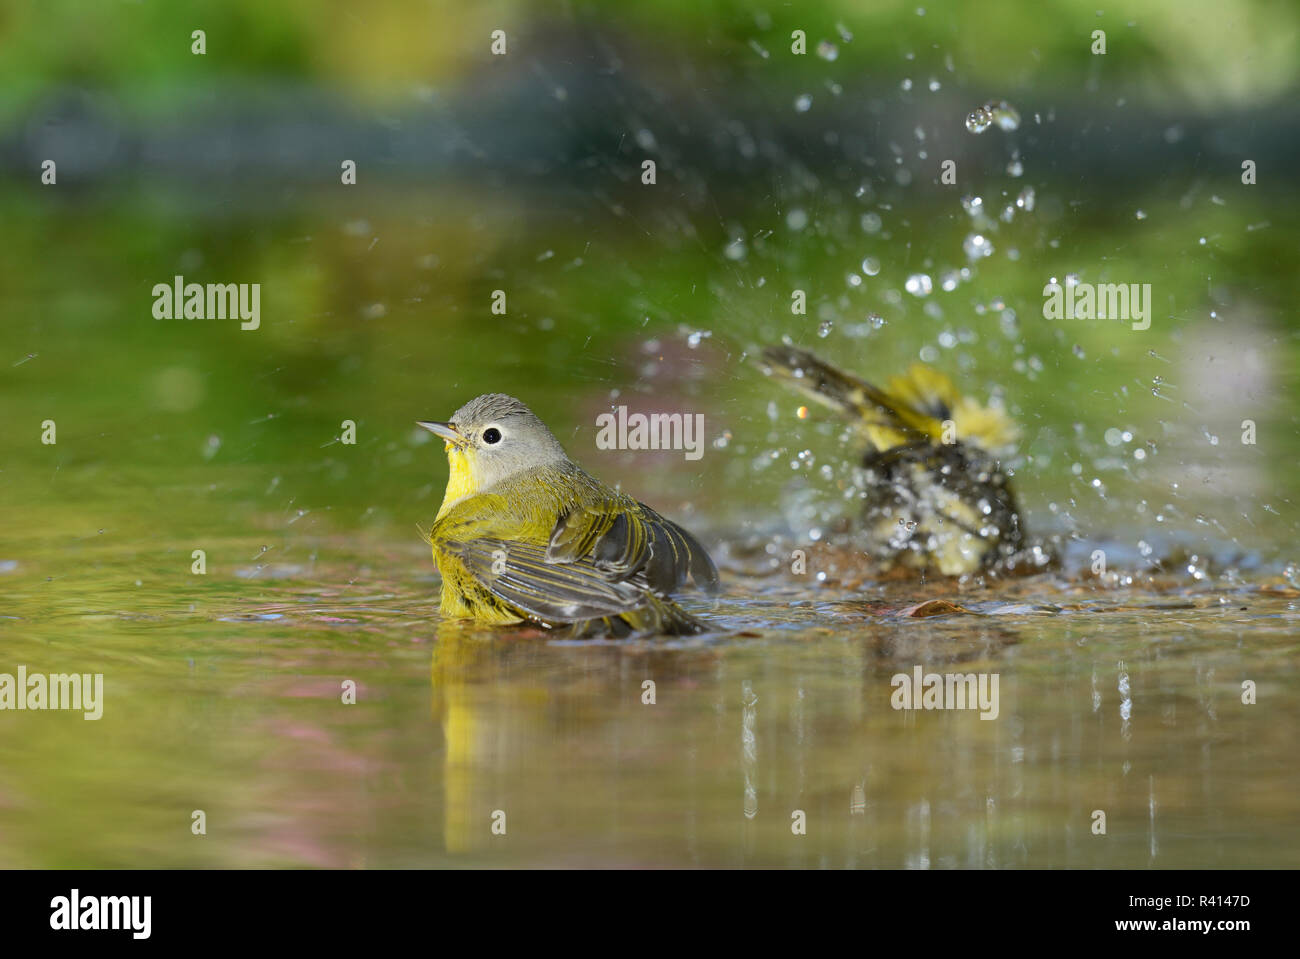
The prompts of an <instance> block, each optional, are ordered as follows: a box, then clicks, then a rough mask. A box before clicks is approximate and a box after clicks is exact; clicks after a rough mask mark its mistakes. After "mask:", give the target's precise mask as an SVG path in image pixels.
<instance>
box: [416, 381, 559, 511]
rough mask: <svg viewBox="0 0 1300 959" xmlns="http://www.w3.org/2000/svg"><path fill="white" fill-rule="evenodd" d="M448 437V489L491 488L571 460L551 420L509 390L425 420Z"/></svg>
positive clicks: (458, 494)
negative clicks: (439, 420)
mask: <svg viewBox="0 0 1300 959" xmlns="http://www.w3.org/2000/svg"><path fill="white" fill-rule="evenodd" d="M419 425H420V426H423V427H424V428H425V429H426V430H428V431H429V432H431V433H434V434H436V435H437V436H440V437H442V439H444V440H445V441H446V446H447V460H448V462H449V463H450V464H451V476H450V478H449V480H448V483H447V495H448V497H449V498H451V497H452V495H453V492H454V493H455V494H456V498H457V499H459V498H461V497H464V496H469V495H472V494H473V493H477V492H479V491H481V490H486V489H488V488H490V487H492V486H494V485H496V484H497V483H499V482H501V481H502V480H505V479H509V478H510V477H511V476H514V475H515V474H516V473H520V472H522V471H523V470H526V469H532V468H533V467H535V466H550V465H555V464H558V463H563V462H565V461H567V460H568V456H567V455H566V454H565V452H564V447H562V446H560V442H559V440H557V439H556V438H555V437H554V436H553V435H552V434H551V431H550V430H548V429H547V428H546V424H545V423H543V422H542V421H541V420H539V419H538V418H537V417H536V416H535V415H534V414H533V411H532V410H530V409H529V408H528V407H527V406H525V405H524V404H523V403H521V402H519V400H517V399H515V398H514V397H513V396H506V395H505V394H504V393H485V394H484V395H482V396H479V397H475V398H474V399H472V400H470V401H469V402H468V403H466V404H465V405H464V406H462V407H461V408H460V409H458V410H457V411H456V412H455V413H454V414H453V415H452V417H451V419H450V420H449V421H448V422H446V423H435V422H421V423H420V424H419Z"/></svg>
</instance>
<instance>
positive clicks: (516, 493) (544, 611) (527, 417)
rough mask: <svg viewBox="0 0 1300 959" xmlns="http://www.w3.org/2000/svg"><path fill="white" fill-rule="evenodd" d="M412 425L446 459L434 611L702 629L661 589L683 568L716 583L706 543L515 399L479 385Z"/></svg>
mask: <svg viewBox="0 0 1300 959" xmlns="http://www.w3.org/2000/svg"><path fill="white" fill-rule="evenodd" d="M419 425H420V426H422V427H424V428H425V429H426V430H429V431H430V432H432V433H434V434H435V435H437V436H439V437H441V438H442V439H443V440H444V441H445V446H446V450H447V461H448V463H449V464H450V466H451V474H450V476H449V477H448V480H447V492H446V494H445V495H444V497H443V501H442V506H441V508H440V509H439V510H438V518H437V520H436V521H435V522H434V524H433V527H432V529H430V531H429V534H428V537H427V538H428V541H429V543H430V545H431V546H432V547H433V559H434V562H435V563H436V564H437V566H438V569H439V571H440V572H441V573H442V604H441V611H442V614H443V615H444V616H447V617H451V618H456V619H471V620H475V621H476V622H480V623H490V624H500V625H506V624H511V623H523V622H528V623H533V624H535V625H538V626H543V627H547V628H551V627H559V626H568V627H570V628H571V630H572V632H574V633H575V634H580V635H591V634H599V633H604V634H609V635H615V636H623V635H628V634H630V633H634V632H635V633H669V634H678V633H695V632H701V631H703V629H704V626H703V624H702V623H700V621H699V620H697V619H695V617H693V616H691V615H690V614H689V613H687V612H686V611H685V610H683V609H682V608H681V607H680V606H678V605H677V604H676V603H675V602H673V601H672V600H671V599H670V598H669V593H670V592H672V591H673V590H675V589H677V588H678V587H680V586H682V585H683V584H684V583H685V582H686V580H687V578H688V577H689V578H690V579H693V580H694V582H695V584H696V585H697V586H699V587H701V588H702V589H704V590H706V591H708V592H716V591H717V589H718V571H717V568H716V567H715V566H714V565H713V561H712V560H711V559H710V558H709V555H708V553H706V552H705V551H704V548H703V547H702V546H700V544H699V543H698V542H697V541H696V540H695V538H694V537H693V536H691V534H690V533H688V532H686V531H685V530H684V529H682V528H681V527H680V526H678V525H677V524H675V523H672V522H670V521H669V520H666V519H664V518H663V517H662V516H660V515H659V514H658V513H656V512H655V511H654V510H652V509H651V508H650V507H648V506H646V505H645V504H644V503H639V502H637V501H636V500H635V499H633V498H632V497H630V496H627V495H625V494H624V493H620V492H619V491H617V490H615V489H613V488H611V487H609V486H606V485H605V484H604V483H602V482H601V481H600V480H598V479H596V478H594V477H593V476H590V475H589V474H588V473H586V472H585V471H584V470H583V469H582V468H581V467H580V466H578V465H577V464H576V463H574V462H573V461H572V460H570V459H569V457H568V455H567V454H566V453H565V452H564V448H563V447H561V446H560V443H559V441H558V440H556V438H555V437H554V436H553V435H551V431H550V430H548V429H547V428H546V424H544V423H543V422H542V421H541V420H540V419H538V418H537V417H536V416H535V415H533V413H532V411H531V410H529V409H528V407H527V406H525V405H524V404H523V403H521V402H519V400H517V399H515V398H514V397H511V396H506V395H504V394H502V393H488V394H486V395H484V396H480V397H478V398H477V399H473V400H470V402H468V403H466V404H465V405H464V406H462V407H461V408H460V409H459V410H457V411H456V413H455V415H453V416H452V418H451V420H450V421H449V422H446V423H438V422H421V423H419Z"/></svg>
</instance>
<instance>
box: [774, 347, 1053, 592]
mask: <svg viewBox="0 0 1300 959" xmlns="http://www.w3.org/2000/svg"><path fill="white" fill-rule="evenodd" d="M762 358H763V363H764V365H765V366H766V368H767V372H768V374H769V375H771V376H773V377H774V378H776V379H778V380H780V381H781V382H783V383H785V384H787V385H789V386H792V387H794V388H795V389H797V390H799V391H801V392H803V393H805V394H807V395H809V396H811V397H812V398H814V399H816V400H818V401H819V402H821V403H824V404H825V405H827V406H830V407H831V408H833V409H835V410H838V411H839V412H840V413H843V414H845V415H847V416H848V417H849V418H850V420H851V422H853V423H854V425H855V426H857V427H858V429H859V431H860V432H861V434H862V435H863V437H864V439H865V441H866V446H867V451H866V454H865V456H864V457H863V461H862V465H863V468H864V471H865V486H864V490H863V500H864V517H865V519H866V524H867V529H866V534H867V536H866V538H867V544H866V545H867V547H868V551H869V552H870V553H871V554H872V555H873V556H875V557H876V558H877V559H879V560H881V561H882V563H883V564H884V565H886V566H892V565H895V564H898V565H903V566H910V567H913V568H916V569H923V570H937V571H938V572H939V573H941V574H943V575H945V576H961V575H964V574H967V573H973V572H976V571H978V570H979V569H981V568H986V567H990V566H992V565H994V564H995V563H999V562H1006V563H1014V561H1015V557H1016V555H1017V553H1018V552H1019V551H1020V550H1021V548H1022V546H1023V544H1024V535H1023V531H1022V529H1021V522H1020V514H1019V511H1018V510H1017V509H1016V500H1015V495H1014V493H1013V492H1012V490H1011V484H1010V482H1009V481H1008V478H1007V475H1006V473H1005V472H1004V471H1003V468H1002V464H1001V460H1000V457H1001V456H1004V455H1006V454H1008V453H1010V452H1011V450H1012V449H1013V448H1014V446H1015V443H1016V440H1017V438H1018V435H1019V431H1018V430H1017V428H1016V425H1015V423H1014V422H1012V420H1011V419H1010V418H1009V417H1008V416H1007V415H1006V413H1005V412H1003V410H1002V409H1001V408H1000V407H996V406H983V405H981V404H980V403H978V402H977V401H975V400H973V399H971V398H970V397H966V396H961V395H959V394H958V393H957V390H956V389H955V388H954V387H953V385H952V381H951V380H950V379H948V377H947V376H945V375H944V374H942V373H940V372H938V371H937V370H934V369H931V368H930V367H928V366H924V365H922V364H920V363H916V364H913V365H912V367H911V368H910V369H909V370H908V371H907V373H906V374H904V375H900V376H893V377H890V379H889V381H888V382H887V384H886V387H885V388H884V389H881V388H879V387H876V386H873V385H872V384H870V383H868V382H866V381H865V380H862V379H859V378H858V377H856V376H854V375H853V374H851V373H846V372H844V371H843V370H839V369H836V368H835V367H834V366H832V365H831V364H829V363H827V362H825V361H824V360H821V359H818V358H817V357H816V356H814V355H813V354H812V353H809V352H807V351H805V350H801V349H798V348H796V347H793V346H771V347H767V348H766V349H764V350H763V354H762ZM1040 565H1041V564H1040Z"/></svg>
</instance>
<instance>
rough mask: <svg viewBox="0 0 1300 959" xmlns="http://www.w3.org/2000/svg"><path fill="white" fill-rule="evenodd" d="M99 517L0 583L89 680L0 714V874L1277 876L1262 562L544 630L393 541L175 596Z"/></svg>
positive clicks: (1281, 768) (764, 604) (1290, 747)
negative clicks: (1231, 568)
mask: <svg viewBox="0 0 1300 959" xmlns="http://www.w3.org/2000/svg"><path fill="white" fill-rule="evenodd" d="M103 535H104V536H108V535H110V534H109V533H108V532H107V531H106V532H105V534H103ZM101 539H102V537H97V538H92V539H90V540H89V541H87V542H86V543H85V544H84V545H82V546H81V547H80V548H79V549H77V550H76V553H77V556H78V559H77V560H76V561H75V562H68V561H66V560H65V559H62V558H56V557H51V559H50V562H49V563H48V564H47V565H44V566H42V568H41V569H39V570H30V569H28V568H26V565H25V564H24V565H23V566H20V567H19V568H18V569H14V570H10V571H9V572H8V573H6V574H5V578H4V585H5V595H6V603H5V619H4V620H3V632H2V633H0V635H3V642H4V651H5V657H6V660H7V661H9V662H23V663H26V664H27V665H28V669H29V670H30V671H38V670H48V671H55V670H64V669H69V668H75V669H77V670H80V671H90V672H102V673H103V674H104V676H105V685H106V693H105V707H104V715H103V718H102V719H101V720H99V721H97V722H88V721H85V720H83V719H82V718H81V717H80V715H79V714H76V713H52V712H46V713H37V712H23V713H9V714H7V715H5V716H4V723H3V725H0V759H2V761H0V864H2V865H4V866H39V865H69V866H71V865H89V866H117V867H130V866H261V865H270V866H331V867H334V866H338V867H364V866H400V867H407V866H483V865H511V866H518V865H527V866H576V865H627V866H692V865H698V866H742V865H755V866H764V865H767V866H818V867H832V868H838V867H851V866H859V867H870V866H881V867H916V868H925V867H951V866H1011V865H1020V866H1138V867H1143V866H1157V867H1161V866H1163V867H1177V866H1204V865H1269V866H1294V865H1296V861H1295V849H1296V848H1298V847H1300V843H1298V842H1297V840H1300V817H1297V811H1298V810H1300V802H1298V801H1297V799H1296V796H1297V794H1298V792H1300V771H1298V770H1297V764H1296V762H1295V743H1294V734H1295V730H1296V729H1297V728H1298V726H1297V720H1300V674H1298V671H1297V665H1296V664H1297V657H1296V646H1297V640H1296V637H1297V628H1296V625H1297V615H1298V614H1297V595H1298V594H1297V591H1296V590H1295V589H1294V588H1293V587H1291V586H1290V584H1289V583H1287V582H1285V581H1284V580H1282V579H1280V578H1279V579H1277V580H1275V581H1272V582H1267V583H1262V584H1255V585H1241V586H1238V587H1236V588H1209V587H1206V586H1204V585H1201V584H1197V583H1195V582H1194V581H1191V580H1188V581H1186V582H1179V581H1177V578H1176V577H1171V578H1170V580H1169V581H1167V582H1165V583H1164V584H1162V585H1160V587H1159V588H1143V589H1138V588H1121V587H1110V588H1107V587H1105V586H1102V585H1100V584H1099V583H1098V582H1097V581H1096V580H1085V579H1083V578H1080V579H1079V581H1078V582H1077V583H1075V584H1071V583H1070V582H1069V581H1067V579H1065V578H1064V577H1062V576H1057V575H1056V574H1045V575H1042V576H1038V577H1032V578H1029V579H1025V580H1019V581H1013V582H1010V583H1002V584H998V585H997V586H996V587H994V588H988V589H978V588H971V589H968V590H964V591H959V590H957V589H956V587H955V586H954V585H953V584H952V583H951V582H939V583H930V584H918V583H894V584H890V585H888V586H862V587H856V588H853V589H846V588H844V587H843V585H842V584H841V585H836V583H835V582H834V581H832V582H830V583H827V584H823V585H811V586H810V585H809V584H807V583H805V582H800V581H799V579H798V578H797V577H792V576H783V575H778V576H775V577H773V576H768V577H761V578H760V577H757V576H753V575H745V574H743V573H741V572H738V570H739V569H741V568H742V567H743V565H744V564H741V563H739V562H738V561H736V560H734V559H733V560H731V562H730V566H731V568H730V570H728V571H727V578H728V582H729V585H730V589H729V591H728V594H727V595H726V597H725V598H724V599H723V600H722V601H721V602H720V603H719V604H718V606H717V607H716V608H711V607H709V606H708V604H696V609H697V611H699V612H700V613H701V614H702V615H704V616H706V617H707V618H709V619H710V621H711V622H713V623H715V624H717V626H718V631H717V633H715V634H711V635H707V636H702V637H696V638H690V639H683V640H662V639H660V640H644V641H630V642H626V641H625V642H564V641H554V640H550V639H548V638H547V637H546V636H544V635H542V634H540V633H538V632H536V631H533V630H527V629H516V630H507V631H504V632H493V631H489V630H478V629H473V628H467V627H465V626H463V625H460V624H451V623H443V622H439V620H438V618H437V616H436V613H435V609H436V598H435V591H436V582H435V577H434V575H433V574H432V571H431V569H430V567H429V565H428V562H427V559H426V557H425V556H424V555H423V552H422V550H421V549H420V548H419V545H418V543H417V544H416V545H415V546H410V545H406V544H403V545H402V546H400V547H394V548H392V549H389V550H387V551H380V552H373V553H369V554H367V555H361V554H359V553H354V554H351V555H349V553H348V549H347V546H346V544H342V543H338V544H332V545H331V544H328V543H319V544H316V545H315V546H314V547H313V549H312V551H311V552H312V553H313V554H314V558H309V557H308V556H307V555H304V556H301V557H294V556H292V555H290V556H286V557H282V558H281V561H280V562H273V561H268V559H267V556H269V555H270V554H269V553H267V554H263V553H262V550H261V546H260V545H255V544H254V542H253V541H238V540H232V541H230V542H227V543H224V544H222V551H223V552H226V553H229V554H232V555H239V554H240V552H241V551H242V552H243V553H244V554H245V556H246V558H247V560H248V562H247V563H246V564H244V565H241V566H239V567H238V573H239V575H237V576H235V577H233V578H232V579H231V580H230V581H228V582H225V583H221V584H217V583H210V584H206V588H202V589H196V588H195V587H194V586H193V582H194V580H196V579H197V577H191V576H190V575H189V574H188V572H186V573H183V574H181V575H177V574H176V573H175V572H174V571H168V570H165V569H162V568H159V567H154V568H147V569H142V568H141V567H140V566H137V565H134V564H132V565H131V567H130V569H127V568H125V567H124V566H123V565H122V564H120V563H115V562H114V561H113V560H112V559H111V555H110V554H106V553H104V552H102V546H104V545H106V544H104V543H102V542H100V540H101ZM96 547H100V550H97V549H96ZM291 552H292V551H291ZM259 554H260V555H261V558H260V559H258V557H259ZM327 554H328V557H327ZM725 554H726V551H725V550H724V555H725ZM818 563H819V559H818V554H817V553H816V552H814V553H813V554H812V556H811V557H810V568H812V569H813V570H816V569H817V567H818ZM724 565H727V564H725V563H724ZM380 566H382V567H385V570H384V575H376V572H375V571H376V568H377V567H380ZM90 597H93V600H92V601H89V602H88V601H87V600H88V598H90ZM931 600H939V601H942V602H937V603H936V602H929V601H931ZM947 602H951V603H952V604H953V605H951V606H949V605H945V603H947ZM926 603H928V605H921V606H920V607H919V608H918V604H926ZM926 613H932V615H925V614H926ZM918 665H919V666H921V667H923V669H924V671H925V672H940V673H947V672H957V673H968V672H974V673H996V674H997V675H998V676H999V704H998V706H999V708H998V715H997V716H996V718H995V719H992V720H987V721H986V720H981V719H980V718H979V713H978V712H977V711H964V712H960V711H924V710H922V711H914V712H908V711H901V710H895V709H893V708H891V705H890V702H891V694H892V693H893V691H894V690H893V687H892V686H891V678H892V677H893V676H894V675H895V674H898V673H905V674H908V675H909V676H910V675H911V673H912V671H913V669H914V667H916V666H918ZM348 680H350V681H353V682H355V684H356V703H355V704H354V705H349V704H344V703H343V701H342V699H343V694H342V684H343V683H344V682H345V681H348ZM1246 680H1250V681H1252V682H1254V683H1255V684H1256V685H1257V700H1258V701H1257V704H1256V705H1243V703H1242V683H1243V682H1244V681H1246ZM647 681H650V682H652V683H653V699H654V702H653V703H652V704H650V703H647V702H644V701H643V700H644V699H646V698H648V696H647V693H646V689H645V685H644V684H645V683H646V682H647ZM194 810H203V811H204V813H205V814H206V823H207V832H206V835H204V836H195V835H192V833H191V816H192V813H193V811H194ZM1095 810H1102V811H1103V812H1104V813H1105V825H1106V833H1105V835H1104V836H1103V835H1094V834H1093V832H1092V829H1093V823H1094V821H1095V813H1094V811H1095ZM796 811H802V813H803V814H804V817H805V819H806V834H804V835H796V834H795V833H794V832H792V823H794V822H796V820H797V819H798V818H799V817H798V816H797V814H796ZM501 813H504V823H505V834H504V835H497V834H494V832H493V823H494V821H496V822H500V816H501ZM494 817H495V819H494ZM792 817H793V818H792Z"/></svg>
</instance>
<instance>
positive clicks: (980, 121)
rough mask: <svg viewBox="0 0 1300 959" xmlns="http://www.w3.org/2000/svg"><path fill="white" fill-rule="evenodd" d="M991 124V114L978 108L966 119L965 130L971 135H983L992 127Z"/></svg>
mask: <svg viewBox="0 0 1300 959" xmlns="http://www.w3.org/2000/svg"><path fill="white" fill-rule="evenodd" d="M992 123H993V114H991V113H990V112H989V111H988V110H986V109H984V108H983V107H980V108H979V109H978V110H973V111H972V112H971V113H970V114H968V115H967V117H966V129H967V130H969V131H970V132H971V133H983V132H984V131H985V130H987V129H988V128H989V126H991V125H992Z"/></svg>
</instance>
